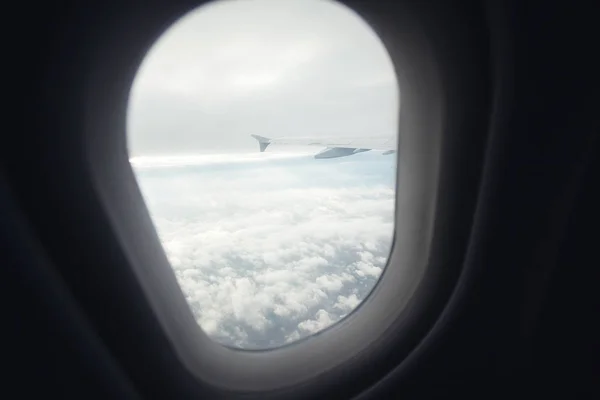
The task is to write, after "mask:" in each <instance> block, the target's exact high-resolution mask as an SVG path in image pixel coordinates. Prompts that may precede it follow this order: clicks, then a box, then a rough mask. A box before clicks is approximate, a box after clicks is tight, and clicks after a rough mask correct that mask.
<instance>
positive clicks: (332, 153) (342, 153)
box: [315, 147, 370, 158]
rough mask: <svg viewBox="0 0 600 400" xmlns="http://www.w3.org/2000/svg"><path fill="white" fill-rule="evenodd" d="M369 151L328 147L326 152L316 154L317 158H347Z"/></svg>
mask: <svg viewBox="0 0 600 400" xmlns="http://www.w3.org/2000/svg"><path fill="white" fill-rule="evenodd" d="M369 150H370V149H356V148H353V147H328V148H326V149H325V150H323V151H321V152H319V153H317V154H315V158H336V157H346V156H351V155H352V154H356V153H362V152H364V151H369Z"/></svg>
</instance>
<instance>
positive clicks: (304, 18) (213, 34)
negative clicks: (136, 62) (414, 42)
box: [127, 0, 399, 155]
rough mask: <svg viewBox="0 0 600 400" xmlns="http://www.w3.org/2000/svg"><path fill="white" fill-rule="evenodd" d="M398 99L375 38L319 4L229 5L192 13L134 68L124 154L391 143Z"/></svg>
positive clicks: (300, 0) (341, 9)
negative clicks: (266, 139) (352, 139)
mask: <svg viewBox="0 0 600 400" xmlns="http://www.w3.org/2000/svg"><path fill="white" fill-rule="evenodd" d="M398 104H399V93H398V86H397V80H396V76H395V70H394V66H393V64H392V62H391V59H390V57H389V55H388V53H387V51H386V49H385V47H384V46H383V44H382V42H381V40H380V39H379V38H378V37H377V36H376V35H375V33H374V32H373V30H372V29H371V28H370V27H369V26H368V24H367V23H366V22H364V21H363V20H362V19H361V18H360V17H359V16H358V15H356V14H355V13H354V12H353V11H351V10H349V9H348V8H347V7H346V6H343V5H341V4H339V3H336V2H333V1H322V0H244V1H237V0H229V1H218V2H214V3H212V4H209V5H207V6H203V7H200V8H198V9H197V10H194V11H192V12H191V13H189V14H188V15H186V16H184V17H183V18H182V19H181V20H179V21H177V22H176V23H175V24H174V25H173V26H172V27H170V28H169V29H168V30H167V31H166V32H165V33H164V34H163V36H161V37H160V38H159V39H158V40H157V42H156V43H155V45H154V46H153V47H152V48H151V49H150V51H149V52H148V54H147V56H146V58H145V59H144V61H143V62H142V64H141V66H140V69H139V71H138V73H137V75H136V77H135V81H134V83H133V86H132V90H131V94H130V101H129V110H128V117H127V119H128V121H127V122H128V132H129V136H128V142H129V149H130V152H131V153H132V154H134V155H140V154H149V153H154V154H171V153H185V152H187V151H190V150H192V151H196V152H197V151H199V150H203V149H207V148H211V149H218V148H220V149H225V148H227V149H231V148H245V149H246V150H248V149H249V148H254V145H255V143H254V142H253V140H252V139H251V138H249V134H251V133H256V134H260V135H263V136H282V135H286V136H306V135H313V136H314V135H317V136H318V135H321V134H328V135H342V136H343V135H365V134H375V135H384V136H385V135H393V134H395V133H396V129H397V119H396V117H397V114H398V112H397V111H398Z"/></svg>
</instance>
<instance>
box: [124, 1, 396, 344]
mask: <svg viewBox="0 0 600 400" xmlns="http://www.w3.org/2000/svg"><path fill="white" fill-rule="evenodd" d="M399 101H400V100H399V89H398V83H397V80H396V76H395V72H394V68H393V65H392V62H391V60H390V57H389V55H388V53H387V51H386V49H385V47H384V46H383V44H382V43H381V41H380V39H379V38H378V37H377V35H376V34H375V33H374V32H373V30H372V29H371V28H370V27H369V26H368V25H367V23H366V22H364V21H363V20H362V19H361V17H360V16H358V15H357V14H356V13H355V12H354V11H352V10H350V9H348V8H347V7H346V6H343V5H341V4H339V3H336V2H333V1H322V0H228V1H219V2H213V3H210V4H208V5H205V6H202V7H200V8H198V9H196V10H194V11H192V12H190V13H189V14H187V15H186V16H184V17H183V18H182V19H180V20H179V21H178V22H176V23H175V24H174V25H173V26H172V27H171V28H170V29H168V30H167V31H166V32H165V33H164V34H163V36H162V37H160V38H159V39H158V41H157V42H156V43H155V44H154V46H153V47H152V48H151V50H150V51H149V53H148V54H147V56H146V58H145V60H144V61H143V63H142V65H141V67H140V69H139V72H138V74H137V76H136V78H135V81H134V84H133V87H132V90H131V95H130V101H129V109H128V127H127V128H128V146H129V153H130V162H131V164H132V166H133V169H134V171H135V173H136V177H137V179H138V183H139V185H140V188H141V190H142V193H143V196H144V199H145V201H146V204H147V206H148V209H149V211H150V214H151V216H152V219H153V221H154V224H155V226H156V229H157V232H158V234H159V236H160V238H161V241H162V244H163V246H164V249H165V252H166V254H167V257H168V259H169V261H170V263H171V266H172V268H173V269H174V271H175V274H176V276H177V280H178V282H179V284H180V286H181V289H182V292H183V293H184V295H185V298H186V299H187V301H188V302H189V305H190V307H191V310H192V312H193V314H194V316H195V318H196V320H197V322H198V324H199V325H200V326H201V327H202V329H203V330H204V331H205V332H206V333H207V334H208V335H209V336H210V337H211V338H213V339H214V340H216V341H217V342H219V343H222V344H224V345H227V346H233V347H238V348H244V349H266V348H273V347H277V346H281V345H284V344H286V343H291V342H293V341H296V340H298V339H300V338H303V337H306V336H309V335H311V334H314V333H316V332H319V331H321V330H323V329H324V328H326V327H328V326H330V325H331V324H333V323H335V322H336V321H339V320H340V319H341V318H343V317H344V316H346V315H348V314H349V313H350V312H351V311H352V310H354V309H355V308H356V307H357V306H358V305H359V304H360V302H361V301H363V300H364V299H365V298H366V296H367V295H368V294H369V292H370V291H371V290H372V288H373V287H374V286H375V284H376V282H377V280H378V279H379V277H380V275H381V273H382V271H383V269H384V268H385V266H386V263H387V258H388V256H389V253H390V248H391V245H392V237H393V232H394V201H395V190H396V188H395V174H396V154H395V152H394V150H395V149H396V140H397V126H398V121H397V118H398V114H399V112H398V111H399ZM253 135H254V136H253Z"/></svg>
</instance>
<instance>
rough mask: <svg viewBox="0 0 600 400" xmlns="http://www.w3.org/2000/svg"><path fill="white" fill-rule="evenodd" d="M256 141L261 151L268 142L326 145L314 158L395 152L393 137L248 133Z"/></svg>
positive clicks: (395, 145)
mask: <svg viewBox="0 0 600 400" xmlns="http://www.w3.org/2000/svg"><path fill="white" fill-rule="evenodd" d="M250 136H252V137H253V138H254V139H256V140H257V141H258V145H259V148H260V151H261V153H262V152H263V151H265V150H266V149H267V147H269V145H270V144H287V145H304V146H321V147H326V148H325V149H324V150H322V151H320V152H319V153H317V154H315V158H335V157H345V156H351V155H353V154H356V153H362V152H365V151H369V150H383V151H384V152H383V154H384V155H387V154H393V153H395V152H396V149H397V144H396V140H395V139H396V138H395V137H391V136H390V137H368V138H329V139H327V138H322V137H321V138H310V137H304V138H300V137H293V138H292V137H280V138H267V137H264V136H259V135H250Z"/></svg>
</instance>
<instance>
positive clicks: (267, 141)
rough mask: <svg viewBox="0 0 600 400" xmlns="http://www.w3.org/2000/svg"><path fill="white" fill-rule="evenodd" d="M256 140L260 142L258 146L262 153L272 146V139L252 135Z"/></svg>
mask: <svg viewBox="0 0 600 400" xmlns="http://www.w3.org/2000/svg"><path fill="white" fill-rule="evenodd" d="M250 136H252V137H253V138H254V139H256V140H258V145H259V147H260V152H261V153H262V152H263V151H265V149H266V148H267V147H268V146H269V145H270V144H271V139H269V138H266V137H264V136H259V135H250Z"/></svg>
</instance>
